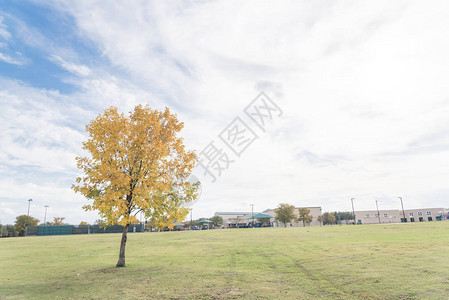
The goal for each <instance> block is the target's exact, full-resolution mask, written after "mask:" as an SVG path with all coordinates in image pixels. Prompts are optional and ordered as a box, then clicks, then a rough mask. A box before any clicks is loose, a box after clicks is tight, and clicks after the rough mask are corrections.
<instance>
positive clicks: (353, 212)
mask: <svg viewBox="0 0 449 300" xmlns="http://www.w3.org/2000/svg"><path fill="white" fill-rule="evenodd" d="M354 199H355V198H351V204H352V215H353V216H354V225H355V211H354V201H353V200H354Z"/></svg>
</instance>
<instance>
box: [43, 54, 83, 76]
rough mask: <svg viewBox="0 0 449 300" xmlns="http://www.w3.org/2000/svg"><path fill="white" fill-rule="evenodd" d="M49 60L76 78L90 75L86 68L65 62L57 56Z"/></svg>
mask: <svg viewBox="0 0 449 300" xmlns="http://www.w3.org/2000/svg"><path fill="white" fill-rule="evenodd" d="M51 60H52V61H54V62H55V63H57V64H58V65H60V66H61V67H62V68H63V69H65V70H67V71H69V72H71V73H73V74H75V75H78V76H84V77H85V76H89V75H90V73H91V70H90V68H89V67H88V66H85V65H79V64H74V63H71V62H67V61H65V60H64V59H62V58H61V57H59V56H57V55H53V56H52V57H51Z"/></svg>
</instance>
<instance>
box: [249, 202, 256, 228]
mask: <svg viewBox="0 0 449 300" xmlns="http://www.w3.org/2000/svg"><path fill="white" fill-rule="evenodd" d="M249 206H251V218H252V219H253V228H255V226H254V204H250V205H249Z"/></svg>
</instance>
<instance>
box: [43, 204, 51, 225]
mask: <svg viewBox="0 0 449 300" xmlns="http://www.w3.org/2000/svg"><path fill="white" fill-rule="evenodd" d="M44 207H45V216H44V225H47V208H49V207H50V206H49V205H45V206H44Z"/></svg>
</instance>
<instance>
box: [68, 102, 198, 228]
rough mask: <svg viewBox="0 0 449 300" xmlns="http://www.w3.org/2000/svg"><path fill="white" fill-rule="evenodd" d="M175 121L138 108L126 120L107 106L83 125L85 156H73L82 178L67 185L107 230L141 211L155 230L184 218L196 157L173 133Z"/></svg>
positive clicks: (191, 193) (192, 189)
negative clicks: (96, 211)
mask: <svg viewBox="0 0 449 300" xmlns="http://www.w3.org/2000/svg"><path fill="white" fill-rule="evenodd" d="M182 128H183V123H182V122H179V121H178V119H177V116H176V115H174V114H171V113H170V111H169V109H168V108H166V109H165V110H164V111H163V112H159V111H157V110H152V109H151V108H150V107H148V106H142V105H138V106H136V107H135V108H134V111H132V112H130V114H129V116H125V115H124V114H120V113H118V111H117V108H116V107H110V108H108V109H106V110H105V111H104V113H103V114H100V115H99V116H97V117H96V118H95V119H94V120H93V121H91V122H90V123H89V124H88V125H87V126H86V131H87V133H88V135H89V138H88V139H87V141H85V142H84V143H83V149H85V150H87V151H88V152H89V154H90V155H89V156H88V157H77V158H76V160H77V166H78V168H79V169H81V170H83V172H84V176H83V177H79V178H77V179H76V184H74V185H73V186H72V188H73V190H74V191H75V192H79V193H81V194H83V195H84V196H85V197H86V198H88V199H89V200H91V202H90V203H89V204H87V205H85V206H83V208H84V209H85V210H98V211H99V214H100V216H101V217H103V218H105V219H106V220H107V223H108V224H109V225H112V224H120V225H125V226H126V225H129V224H131V223H133V222H136V221H137V218H136V217H135V215H136V214H137V213H139V212H143V213H144V214H145V216H146V218H152V219H153V220H154V223H155V224H156V226H158V227H165V226H169V227H170V226H173V224H174V222H175V221H177V220H182V219H184V218H185V216H186V215H187V213H188V210H187V209H185V208H184V207H183V205H184V204H185V203H186V202H190V201H193V200H194V199H195V198H196V197H197V194H196V193H195V191H196V189H197V188H198V186H191V185H190V184H189V182H188V181H187V179H188V177H189V176H190V173H191V171H192V168H193V167H194V165H195V163H196V160H197V155H196V154H195V153H194V152H193V151H187V150H186V149H185V147H184V145H183V139H182V138H180V137H177V134H178V133H179V132H180V131H181V129H182Z"/></svg>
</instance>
